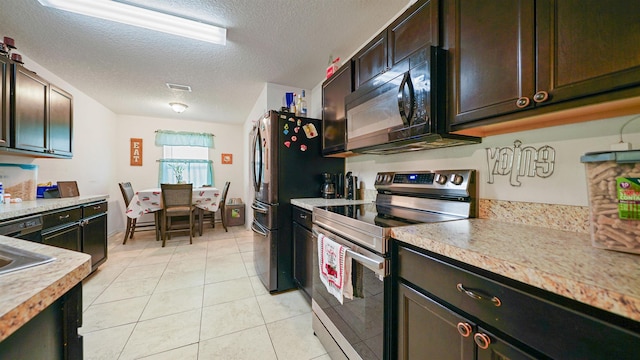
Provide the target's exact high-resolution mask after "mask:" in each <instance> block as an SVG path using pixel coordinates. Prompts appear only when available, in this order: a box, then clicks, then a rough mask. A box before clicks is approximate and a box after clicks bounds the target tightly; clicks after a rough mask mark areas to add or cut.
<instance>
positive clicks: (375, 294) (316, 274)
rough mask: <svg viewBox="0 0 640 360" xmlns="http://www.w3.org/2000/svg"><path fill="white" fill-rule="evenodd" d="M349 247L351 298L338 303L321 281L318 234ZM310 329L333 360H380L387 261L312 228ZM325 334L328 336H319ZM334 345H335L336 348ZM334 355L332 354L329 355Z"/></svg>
mask: <svg viewBox="0 0 640 360" xmlns="http://www.w3.org/2000/svg"><path fill="white" fill-rule="evenodd" d="M319 233H322V234H323V235H325V236H327V237H329V238H330V239H332V240H333V241H336V242H338V243H340V244H342V245H345V246H347V247H348V249H347V261H352V282H353V287H354V297H353V299H352V300H350V299H346V298H345V299H344V303H343V304H340V302H339V301H338V300H337V299H336V298H335V297H334V296H333V295H331V294H330V293H329V292H328V291H327V289H326V288H325V286H324V285H323V284H322V282H321V281H320V271H319V260H318V234H319ZM313 234H314V241H313V249H314V250H313V293H312V305H311V306H312V310H313V313H314V322H313V330H314V332H315V333H316V334H318V338H319V339H320V341H321V342H322V344H323V346H324V347H325V348H326V349H327V351H328V352H330V356H331V357H332V358H334V359H338V358H347V359H351V360H353V359H383V358H384V356H383V354H384V352H385V349H386V344H385V336H384V329H385V326H384V318H385V316H384V312H385V310H384V298H385V283H386V284H387V286H388V284H389V282H388V281H387V275H386V272H387V271H386V270H387V266H388V264H387V261H388V260H387V259H385V258H383V257H381V256H380V255H378V254H375V253H373V252H371V251H369V250H367V249H364V248H362V247H358V246H356V245H354V244H353V243H350V242H349V241H348V240H346V239H344V238H342V237H340V236H338V235H336V234H334V233H331V232H330V231H327V230H326V229H323V228H321V227H319V226H317V225H314V226H313ZM323 334H328V335H330V336H322V335H323ZM336 345H337V346H336ZM331 352H333V353H331Z"/></svg>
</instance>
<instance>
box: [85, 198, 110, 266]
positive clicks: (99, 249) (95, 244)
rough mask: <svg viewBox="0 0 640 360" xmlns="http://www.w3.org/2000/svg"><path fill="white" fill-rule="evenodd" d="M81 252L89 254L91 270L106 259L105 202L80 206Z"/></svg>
mask: <svg viewBox="0 0 640 360" xmlns="http://www.w3.org/2000/svg"><path fill="white" fill-rule="evenodd" d="M80 226H81V228H82V241H81V245H82V247H81V248H82V252H83V253H85V254H89V255H91V271H95V270H96V269H97V268H98V266H100V264H102V263H103V262H105V261H107V202H106V201H101V202H98V203H93V204H87V205H83V206H82V220H81V222H80Z"/></svg>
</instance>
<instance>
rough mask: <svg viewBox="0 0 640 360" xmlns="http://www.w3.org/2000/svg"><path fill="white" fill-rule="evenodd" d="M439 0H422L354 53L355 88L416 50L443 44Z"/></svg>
mask: <svg viewBox="0 0 640 360" xmlns="http://www.w3.org/2000/svg"><path fill="white" fill-rule="evenodd" d="M438 9H439V6H438V0H419V1H418V2H416V3H415V4H413V5H412V6H411V7H409V8H408V9H407V10H406V11H405V12H404V13H403V14H402V15H400V16H399V17H398V18H397V19H396V20H395V21H394V22H393V23H392V24H391V25H389V26H388V27H387V28H386V29H385V30H384V31H382V32H381V33H380V34H378V35H377V36H376V37H375V38H373V40H371V41H370V42H369V43H368V44H367V45H365V46H364V47H363V48H362V49H361V50H360V51H358V53H357V54H356V55H355V56H354V57H353V59H352V60H353V63H354V68H355V71H354V81H355V88H356V89H357V88H359V87H361V86H362V85H365V84H367V82H368V81H370V80H372V79H373V78H375V77H376V76H377V75H380V74H382V73H384V72H386V71H388V70H389V69H391V68H392V67H393V66H394V65H395V64H397V63H399V62H400V61H402V60H404V59H405V58H407V57H408V56H409V55H411V54H412V53H414V52H415V51H417V50H419V49H421V48H424V47H425V46H429V45H436V46H437V45H439V41H438V39H439V36H438V34H439V32H438V28H439V25H438V14H439V10H438Z"/></svg>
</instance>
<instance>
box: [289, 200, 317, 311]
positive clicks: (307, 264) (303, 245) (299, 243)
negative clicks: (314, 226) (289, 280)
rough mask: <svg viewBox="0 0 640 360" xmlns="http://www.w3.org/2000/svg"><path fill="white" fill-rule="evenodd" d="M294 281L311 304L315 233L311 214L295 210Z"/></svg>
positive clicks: (303, 210)
mask: <svg viewBox="0 0 640 360" xmlns="http://www.w3.org/2000/svg"><path fill="white" fill-rule="evenodd" d="M292 216H293V279H294V281H295V282H296V285H298V288H300V289H301V290H302V293H303V294H304V295H305V298H306V299H307V301H308V302H309V303H311V292H312V283H313V233H312V232H311V212H310V211H308V210H305V209H302V208H299V207H294V208H293V213H292Z"/></svg>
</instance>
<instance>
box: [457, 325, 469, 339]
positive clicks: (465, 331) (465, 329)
mask: <svg viewBox="0 0 640 360" xmlns="http://www.w3.org/2000/svg"><path fill="white" fill-rule="evenodd" d="M457 327H458V332H459V333H460V335H462V336H463V337H469V335H471V325H469V323H463V322H459V323H458V325H457Z"/></svg>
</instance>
